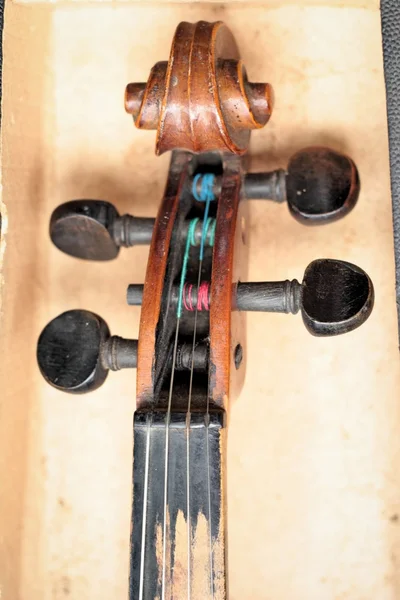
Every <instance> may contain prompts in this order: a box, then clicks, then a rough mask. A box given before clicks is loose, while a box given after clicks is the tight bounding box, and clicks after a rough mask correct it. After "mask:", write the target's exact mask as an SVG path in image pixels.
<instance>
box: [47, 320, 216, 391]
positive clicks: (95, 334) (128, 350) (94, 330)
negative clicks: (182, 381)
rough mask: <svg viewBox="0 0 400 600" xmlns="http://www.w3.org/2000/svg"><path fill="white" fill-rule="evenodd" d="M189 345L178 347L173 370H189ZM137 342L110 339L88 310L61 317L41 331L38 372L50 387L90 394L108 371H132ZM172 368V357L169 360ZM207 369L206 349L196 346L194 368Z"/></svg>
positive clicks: (134, 365) (116, 338)
mask: <svg viewBox="0 0 400 600" xmlns="http://www.w3.org/2000/svg"><path fill="white" fill-rule="evenodd" d="M192 350H193V347H192V344H191V343H190V344H189V343H182V344H180V345H178V350H177V355H176V360H175V368H176V369H177V370H179V371H184V370H190V369H191V366H192ZM137 354H138V342H137V340H127V339H124V338H121V337H119V336H117V335H113V336H110V331H109V329H108V326H107V324H106V322H105V321H104V320H103V319H102V318H101V317H99V316H98V315H96V314H94V313H92V312H89V311H87V310H69V311H67V312H64V313H62V314H61V315H59V316H58V317H56V318H55V319H53V320H52V321H50V323H48V324H47V325H46V327H45V328H44V329H43V331H42V333H41V335H40V337H39V341H38V346H37V360H38V364H39V368H40V372H41V373H42V375H43V377H44V378H45V380H46V381H47V383H49V384H50V385H52V386H53V387H55V388H57V389H58V390H62V391H64V392H69V393H70V394H84V393H86V392H91V391H93V390H95V389H97V388H98V387H100V386H101V385H102V383H104V381H105V379H106V377H107V375H108V371H109V370H112V371H118V370H120V369H134V368H136V365H137ZM168 360H169V366H170V367H171V366H172V353H171V354H170V356H169V359H168ZM207 365H208V346H207V345H206V344H204V343H199V344H197V345H196V348H195V352H194V356H193V368H194V369H196V370H200V371H204V370H206V369H207Z"/></svg>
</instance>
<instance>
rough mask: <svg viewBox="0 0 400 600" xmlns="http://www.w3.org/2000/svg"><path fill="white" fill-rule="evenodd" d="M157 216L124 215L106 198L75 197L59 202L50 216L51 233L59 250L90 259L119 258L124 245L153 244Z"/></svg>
mask: <svg viewBox="0 0 400 600" xmlns="http://www.w3.org/2000/svg"><path fill="white" fill-rule="evenodd" d="M153 227H154V219H146V218H138V217H133V216H131V215H123V216H120V215H119V214H118V211H117V210H116V208H115V207H114V206H113V205H112V204H110V203H109V202H104V201H103V200H72V201H71V202H66V203H65V204H61V205H60V206H58V207H57V208H56V209H55V211H54V212H53V214H52V216H51V220H50V237H51V240H52V242H53V243H54V245H55V246H57V248H59V250H62V251H63V252H65V253H66V254H69V255H70V256H75V257H77V258H84V259H88V260H101V261H103V260H111V259H113V258H116V256H117V255H118V252H119V248H120V247H121V246H125V247H130V246H134V245H139V244H149V243H150V242H151V236H152V233H153Z"/></svg>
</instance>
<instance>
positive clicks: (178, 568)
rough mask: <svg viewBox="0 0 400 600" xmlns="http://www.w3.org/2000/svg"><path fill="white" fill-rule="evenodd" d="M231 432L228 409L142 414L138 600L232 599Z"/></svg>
mask: <svg viewBox="0 0 400 600" xmlns="http://www.w3.org/2000/svg"><path fill="white" fill-rule="evenodd" d="M225 433H226V430H225V413H224V412H223V411H222V410H212V411H210V412H209V413H208V414H205V413H200V412H193V413H191V414H190V416H188V415H187V414H186V413H177V412H172V413H170V417H169V425H168V413H167V412H166V411H136V413H135V415H134V463H133V464H134V470H133V510H132V533H131V576H130V600H156V599H160V600H173V599H175V600H178V599H179V600H183V599H184V598H188V599H191V600H226V598H227V589H226V586H227V577H226V552H225V546H226V540H225V518H226V511H225V481H224V477H225V473H226V469H225V446H226V440H225ZM166 456H167V461H166Z"/></svg>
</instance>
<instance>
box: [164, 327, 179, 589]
mask: <svg viewBox="0 0 400 600" xmlns="http://www.w3.org/2000/svg"><path fill="white" fill-rule="evenodd" d="M179 324H180V317H178V318H177V321H176V331H175V342H174V350H173V354H172V371H171V379H170V385H169V394H168V408H167V418H166V427H165V466H164V506H163V508H164V518H163V561H162V564H163V568H162V600H165V576H166V557H167V510H168V457H169V426H170V422H171V406H172V392H173V389H174V373H175V364H176V353H177V349H178V336H179Z"/></svg>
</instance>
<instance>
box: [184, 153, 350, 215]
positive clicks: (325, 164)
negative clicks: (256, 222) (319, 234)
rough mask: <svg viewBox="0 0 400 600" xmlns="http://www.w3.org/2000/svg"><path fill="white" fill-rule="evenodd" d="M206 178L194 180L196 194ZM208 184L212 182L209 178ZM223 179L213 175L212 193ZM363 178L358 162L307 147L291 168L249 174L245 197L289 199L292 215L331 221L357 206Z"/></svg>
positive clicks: (295, 158) (219, 188) (281, 200)
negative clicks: (358, 169)
mask: <svg viewBox="0 0 400 600" xmlns="http://www.w3.org/2000/svg"><path fill="white" fill-rule="evenodd" d="M204 182H205V180H204V179H203V178H202V177H201V176H199V177H197V178H196V179H195V180H194V181H193V185H194V188H195V189H194V192H195V195H201V191H202V186H203V184H204ZM207 183H208V181H207ZM221 183H222V179H221V177H219V176H216V177H214V178H213V183H212V192H213V194H214V196H215V197H218V196H219V194H220V193H221ZM359 191H360V180H359V176H358V171H357V168H356V166H355V164H354V162H353V161H352V160H351V159H350V158H348V157H347V156H345V155H344V154H340V153H339V152H335V151H334V150H330V149H329V148H304V149H303V150H300V152H297V153H296V154H295V155H294V156H292V158H291V159H290V161H289V164H288V167H287V170H284V169H277V170H276V171H270V172H267V173H246V174H245V175H244V177H243V184H242V198H243V199H246V200H272V201H273V202H287V204H288V207H289V210H290V212H291V213H292V215H293V216H294V217H295V219H297V220H298V221H300V222H301V223H305V224H309V225H310V224H311V225H314V224H319V223H331V222H332V221H336V220H337V219H340V218H342V217H344V216H345V215H346V214H347V213H348V212H350V210H351V209H352V208H353V207H354V205H355V204H356V202H357V199H358V194H359Z"/></svg>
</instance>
